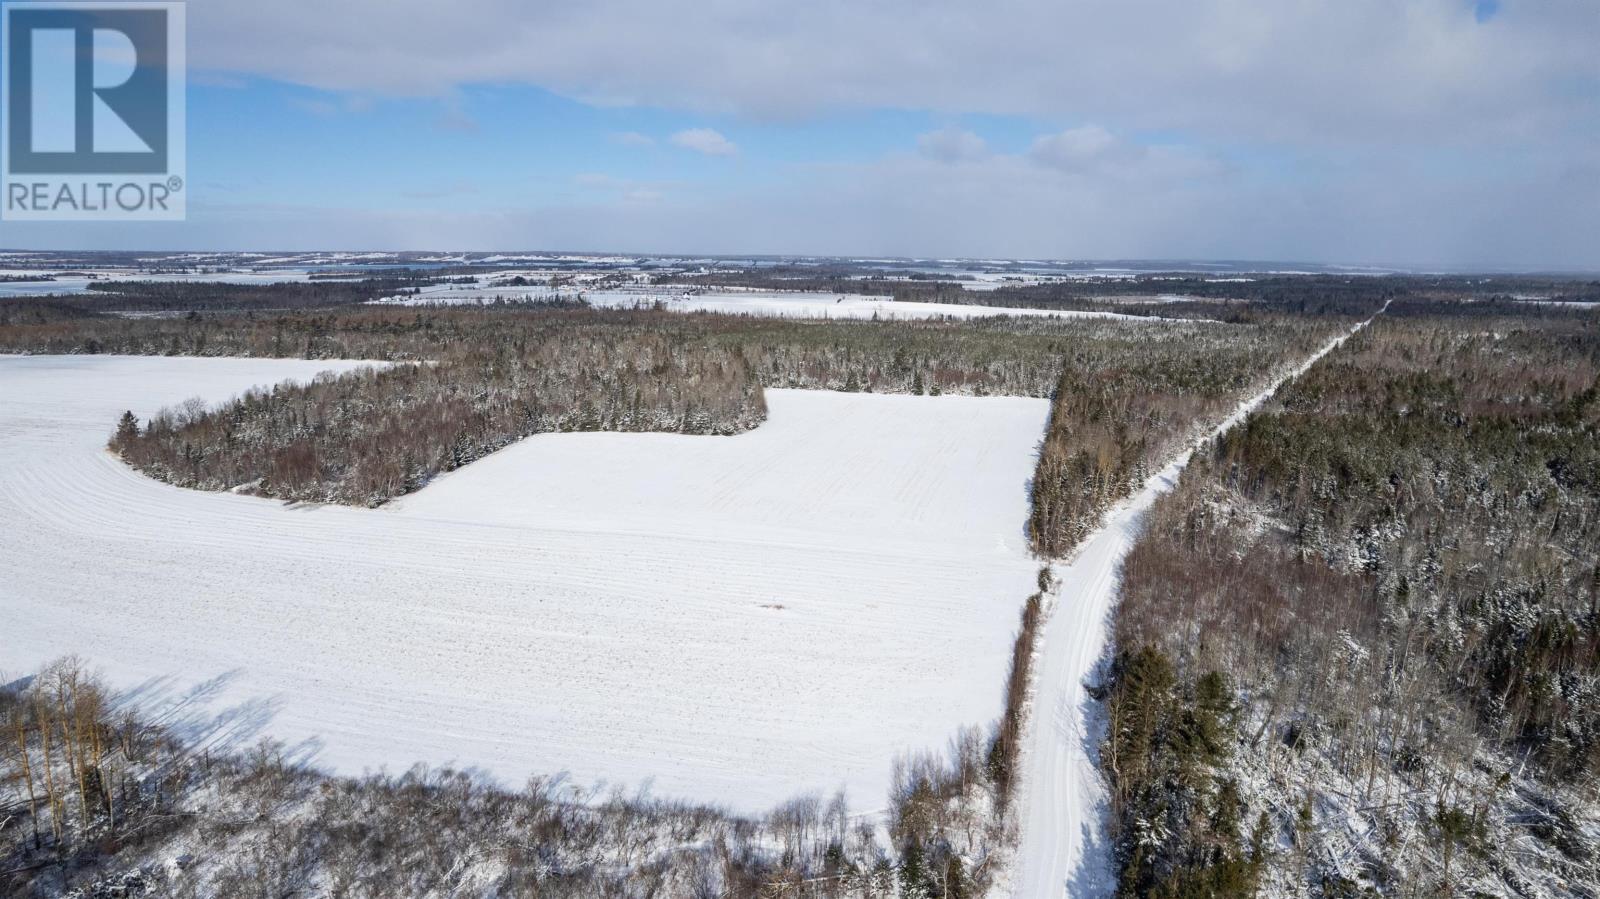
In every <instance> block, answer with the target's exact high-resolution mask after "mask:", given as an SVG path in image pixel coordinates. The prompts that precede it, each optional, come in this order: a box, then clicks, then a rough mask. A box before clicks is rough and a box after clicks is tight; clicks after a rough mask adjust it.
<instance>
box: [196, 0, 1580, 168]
mask: <svg viewBox="0 0 1600 899" xmlns="http://www.w3.org/2000/svg"><path fill="white" fill-rule="evenodd" d="M193 12H194V15H193V16H191V22H190V27H191V41H190V46H191V52H190V58H191V62H192V63H193V64H194V65H195V66H196V67H197V68H204V69H208V70H220V71H223V72H233V73H241V74H250V75H265V76H269V77H274V78H279V79H283V80H288V81H293V82H298V83H302V84H308V85H313V86H318V87H323V88H328V89H333V90H357V91H375V92H382V93H395V94H412V95H437V94H444V93H447V92H448V91H450V90H451V89H453V88H456V87H459V86H461V85H468V84H499V83H517V82H521V83H529V84H536V85H539V86H541V87H545V88H548V89H551V90H554V91H557V92H560V93H563V94H565V95H567V96H572V97H578V98H582V99H588V100H592V101H595V102H601V103H616V104H640V105H651V106H657V107H664V108H673V109H683V108H688V109H696V110H715V111H719V112H731V113H742V114H749V115H754V116H763V117H774V116H793V115H797V114H806V113H808V112H810V111H817V110H829V109H839V108H848V109H861V108H882V107H887V108H901V109H928V110H934V111H938V112H943V113H954V114H963V113H989V114H1016V115H1026V116H1034V117H1040V118H1046V119H1053V120H1061V119H1069V118H1083V117H1087V118H1090V119H1092V120H1096V121H1101V122H1104V123H1106V124H1108V125H1110V126H1113V127H1115V128H1117V129H1138V130H1150V129H1162V130H1186V131H1191V132H1196V133H1211V134H1219V135H1224V136H1226V137H1228V138H1229V139H1238V138H1244V139H1271V140H1279V141H1296V142H1311V143H1323V142H1328V141H1354V142H1372V143H1378V142H1393V141H1396V140H1407V141H1423V142H1429V141H1432V142H1442V143H1455V144H1465V145H1471V144H1477V143H1482V142H1484V141H1499V142H1513V141H1518V140H1526V139H1527V138H1528V137H1529V136H1530V135H1533V136H1537V135H1541V134H1546V133H1550V132H1552V131H1561V130H1563V129H1567V128H1569V127H1572V126H1579V125H1583V124H1586V125H1587V126H1588V127H1589V128H1591V129H1592V128H1593V126H1594V125H1595V124H1596V121H1597V117H1600V110H1597V107H1596V104H1595V103H1594V102H1593V97H1594V94H1595V91H1596V88H1597V86H1600V54H1597V53H1595V52H1594V48H1595V47H1596V46H1600V16H1597V15H1596V14H1595V10H1594V2H1593V0H1537V2H1523V3H1507V4H1506V5H1505V7H1504V8H1503V9H1502V10H1501V11H1500V13H1499V14H1498V15H1496V16H1495V17H1494V18H1492V19H1491V20H1489V21H1487V22H1485V23H1479V22H1477V21H1476V20H1475V17H1474V15H1473V9H1472V4H1471V3H1470V2H1466V0H1407V2H1403V3H1398V2H1395V0H1341V2H1338V3H1327V2H1317V0H1122V2H1117V3H1062V2H1060V0H1006V2H1002V3H997V4H977V3H971V2H968V0H881V2H875V3H861V2H859V0H815V2H813V3H810V4H807V5H806V7H805V9H804V11H803V12H800V13H796V12H795V10H794V8H793V7H792V6H790V5H789V4H785V3H779V2H765V3H763V2H727V0H723V2H704V0H611V2H607V3H603V4H580V5H576V6H574V5H570V4H567V5H559V4H558V5H550V4H532V5H530V4H526V3H522V2H519V0H461V2H457V3H450V4H440V3H434V2H424V0H342V2H341V3H339V4H337V5H336V6H329V5H328V4H326V3H322V2H313V0H281V2H278V3H271V4H263V3H259V2H257V0H207V2H206V3H205V4H204V5H203V6H202V7H200V8H197V9H196V10H194V11H193ZM1064 41H1066V43H1064ZM530 47H534V48H537V52H529V48H530ZM729 73H735V74H734V76H733V77H730V76H729Z"/></svg>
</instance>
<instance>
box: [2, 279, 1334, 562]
mask: <svg viewBox="0 0 1600 899" xmlns="http://www.w3.org/2000/svg"><path fill="white" fill-rule="evenodd" d="M0 308H4V306H0ZM17 310H18V311H16V312H15V313H13V318H12V319H11V320H10V321H9V323H8V324H5V325H0V352H6V351H9V352H30V353H31V352H44V353H124V354H136V355H194V356H223V355H242V356H269V357H284V356H294V357H303V358H313V359H316V358H341V359H371V360H374V361H384V362H395V363H402V364H397V365H395V366H393V367H391V368H388V369H383V370H373V371H367V372H360V373H352V374H347V375H345V376H343V377H341V378H333V379H326V380H323V381H319V382H317V383H315V384H309V385H300V386H289V385H280V386H278V387H275V388H271V389H264V390H259V391H253V392H251V393H249V394H247V395H246V396H243V397H239V398H238V399H237V400H235V401H234V402H232V403H230V404H227V405H225V406H224V407H221V408H216V409H207V408H204V407H203V406H197V405H196V404H193V403H189V404H182V405H180V406H178V407H175V408H173V409H169V410H167V411H165V412H163V413H161V414H159V415H156V416H154V417H153V418H151V419H150V420H148V421H137V420H133V418H132V416H128V417H125V419H124V420H123V421H121V422H116V423H112V422H108V423H107V427H108V431H110V430H111V428H112V426H113V425H115V431H114V432H113V433H111V434H110V435H109V436H110V438H111V441H110V443H111V446H112V448H113V449H114V450H115V451H117V452H118V453H119V454H120V455H122V457H123V458H124V459H125V460H127V461H128V462H129V463H130V464H132V465H134V466H135V467H137V468H139V469H140V470H141V471H144V472H145V473H146V474H149V475H151V476H153V477H157V478H160V479H162V480H166V481H168V482H170V483H174V484H178V485H180V486H185V487H193V488H198V489H206V490H226V489H239V490H242V491H244V492H251V493H256V494H258V495H262V496H270V497H275V498H280V499H286V500H297V501H318V502H338V503H345V504H351V505H363V506H369V505H378V504H381V503H383V502H386V501H388V500H390V499H393V498H395V497H397V496H400V495H403V494H405V493H408V492H411V491H413V490H416V489H418V488H420V487H421V486H423V485H425V484H426V483H428V481H429V480H430V479H431V478H432V477H434V476H436V475H437V474H439V473H441V472H445V471H450V470H453V469H455V468H459V467H460V466H462V465H465V464H468V463H470V462H472V461H473V460H475V459H478V458H481V457H482V456H484V455H486V454H488V453H490V452H493V451H495V450H497V449H500V448H502V447H504V446H506V445H508V444H509V443H511V442H512V441H515V440H518V439H521V438H523V437H526V436H529V435H531V434H536V433H543V432H550V431H571V430H621V431H630V430H632V431H637V430H652V431H672V432H678V433H693V434H732V433H738V432H740V431H744V430H748V429H749V428H751V427H754V426H756V425H757V424H759V423H760V421H762V420H763V418H764V416H765V405H764V402H763V401H762V394H761V392H762V390H763V389H764V388H767V387H794V388H810V389H830V390H845V391H871V392H879V393H909V394H928V395H938V394H942V393H959V394H971V395H986V394H1003V395H1021V396H1050V397H1054V405H1053V408H1052V415H1051V424H1050V427H1049V430H1048V432H1047V435H1046V439H1045V441H1044V444H1043V449H1042V453H1041V459H1040V463H1039V469H1038V473H1037V475H1036V477H1035V478H1034V480H1033V486H1032V488H1031V489H1032V491H1033V504H1034V514H1033V518H1032V520H1031V521H1030V524H1029V534H1030V539H1031V540H1032V542H1033V545H1034V547H1035V549H1036V550H1038V551H1039V552H1041V553H1044V554H1058V553H1060V552H1062V551H1064V550H1065V549H1066V548H1068V547H1070V546H1071V545H1072V544H1073V543H1075V542H1076V541H1077V539H1078V538H1079V537H1081V536H1082V534H1083V533H1085V532H1086V531H1087V530H1088V529H1089V528H1090V527H1091V526H1092V524H1093V522H1094V521H1096V520H1097V519H1098V517H1099V515H1100V513H1101V512H1102V511H1104V509H1105V508H1106V507H1107V506H1108V505H1109V504H1110V503H1111V502H1114V501H1115V500H1116V499H1118V498H1120V497H1121V496H1124V495H1126V494H1127V493H1128V492H1129V491H1130V490H1131V489H1132V487H1133V485H1135V484H1137V483H1139V482H1140V481H1142V480H1143V477H1144V475H1145V473H1147V472H1149V471H1152V470H1154V468H1156V467H1159V466H1158V465H1156V463H1157V462H1160V461H1162V460H1163V459H1164V458H1165V457H1166V455H1167V454H1169V453H1170V452H1172V451H1173V450H1174V449H1175V447H1176V444H1177V442H1179V441H1181V440H1182V439H1183V438H1185V437H1186V436H1188V435H1189V434H1190V433H1191V432H1193V431H1194V430H1195V429H1196V428H1197V427H1198V425H1199V424H1200V423H1201V421H1202V420H1203V419H1204V418H1206V417H1207V416H1212V415H1215V414H1217V413H1219V412H1220V411H1222V410H1224V409H1225V408H1230V407H1231V404H1232V403H1233V402H1234V401H1236V400H1237V397H1238V396H1240V395H1243V393H1244V392H1245V391H1246V390H1247V389H1248V388H1249V387H1251V386H1252V385H1255V384H1258V383H1261V382H1263V381H1265V380H1266V378H1267V377H1268V376H1269V375H1270V374H1271V373H1272V372H1273V371H1274V370H1276V369H1277V368H1279V367H1281V366H1283V365H1285V364H1287V363H1288V362H1289V361H1291V360H1293V359H1295V358H1299V357H1300V356H1303V355H1304V354H1305V353H1307V352H1309V351H1310V349H1311V348H1312V347H1313V346H1315V345H1317V344H1318V343H1320V342H1321V341H1322V340H1324V339H1326V335H1327V334H1329V333H1331V330H1332V329H1334V328H1336V327H1338V326H1339V322H1340V321H1342V319H1338V318H1334V317H1328V318H1325V319H1291V318H1288V317H1270V316H1269V317H1263V318H1262V320H1260V321H1258V322H1254V323H1249V324H1233V325H1219V324H1213V323H1192V324H1191V323H1172V322H1166V323H1159V324H1158V323H1150V324H1144V323H1129V322H1116V321H1093V320H1074V321H1049V320H1037V319H1004V318H1002V319H989V320H979V321H972V322H944V321H926V322H914V321H913V322H849V321H844V322H829V321H789V320H778V319H761V318H745V317H736V316H722V315H698V314H697V315H681V314H677V313H670V312H660V311H650V310H644V311H602V310H590V309H584V308H576V309H569V308H533V309H530V308H527V307H525V306H522V305H519V304H498V305H491V306H487V307H458V308H424V309H403V308H390V307H372V306H365V307H352V308H340V309H328V310H318V309H314V310H300V311H295V312H292V313H281V314H271V315H269V314H263V313H260V312H245V313H234V314H229V315H199V314H193V313H191V314H190V315H187V316H183V317H178V318H137V319H128V318H120V317H111V316H100V315H89V314H86V313H85V312H84V310H82V309H81V308H79V307H77V306H72V305H67V306H54V305H51V304H49V303H45V302H35V303H32V304H23V305H19V306H18V307H17Z"/></svg>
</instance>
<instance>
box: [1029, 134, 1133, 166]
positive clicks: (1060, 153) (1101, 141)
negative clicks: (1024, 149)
mask: <svg viewBox="0 0 1600 899" xmlns="http://www.w3.org/2000/svg"><path fill="white" fill-rule="evenodd" d="M1119 149H1124V145H1123V143H1122V142H1121V141H1119V140H1118V139H1117V138H1116V137H1115V136H1113V135H1112V134H1111V132H1109V131H1107V130H1106V129H1104V128H1102V127H1100V126H1099V125H1084V126H1082V127H1080V128H1070V129H1068V130H1066V131H1063V132H1061V133H1060V134H1051V135H1048V136H1046V137H1041V138H1037V139H1036V140H1034V142H1033V146H1032V147H1031V148H1030V149H1029V151H1028V153H1029V155H1030V156H1032V157H1033V158H1034V159H1035V160H1037V161H1039V162H1041V163H1043V164H1045V165H1049V166H1054V167H1056V168H1059V169H1067V170H1072V169H1079V168H1083V167H1084V166H1087V165H1090V164H1093V163H1094V162H1096V161H1098V160H1102V159H1105V158H1106V157H1109V156H1111V155H1113V154H1114V153H1116V152H1117V151H1118V150H1119Z"/></svg>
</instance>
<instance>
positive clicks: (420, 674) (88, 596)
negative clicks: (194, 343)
mask: <svg viewBox="0 0 1600 899" xmlns="http://www.w3.org/2000/svg"><path fill="white" fill-rule="evenodd" d="M330 367H335V366H331V365H330V364H329V363H323V362H294V361H281V360H251V359H184V358H172V359H166V358H126V357H121V358H119V357H29V358H19V357H0V527H3V528H4V532H5V536H4V539H3V540H0V621H4V622H5V631H4V633H3V635H0V669H3V670H5V671H9V672H12V673H13V674H16V673H21V672H24V671H27V670H29V669H32V668H33V667H35V666H37V665H39V664H40V663H42V662H44V661H46V660H48V659H50V658H52V657H54V656H56V655H59V654H62V653H69V652H70V653H76V654H79V655H81V656H83V657H85V658H86V659H89V660H91V661H93V662H94V663H96V664H98V665H100V666H102V667H103V668H104V670H105V672H106V674H107V675H108V676H109V677H110V678H111V679H112V680H113V681H114V682H115V683H117V684H119V685H122V686H124V687H129V688H136V690H135V693H136V695H137V697H138V699H139V700H140V701H142V702H145V703H148V704H161V703H171V704H172V706H173V708H172V715H173V716H174V717H175V719H177V720H182V721H186V722H187V726H189V727H193V728H196V729H197V730H200V731H201V732H203V733H207V734H210V735H211V738H212V739H215V740H218V741H232V742H240V741H248V740H253V739H255V738H256V737H257V736H259V735H262V734H267V735H271V736H273V737H275V738H278V739H282V740H286V741H288V742H290V743H291V744H298V745H302V746H304V747H305V748H306V749H308V750H311V751H314V752H315V758H316V760H317V761H319V762H320V763H322V764H324V765H328V766H331V767H333V768H336V769H337V770H340V771H345V772H359V771H361V770H362V769H364V768H376V767H377V766H380V765H387V766H389V767H391V769H393V768H399V767H404V766H407V765H409V764H410V763H412V762H414V761H419V760H420V761H429V762H436V763H438V762H447V761H455V762H457V763H459V764H463V765H471V766H478V767H481V768H482V769H484V770H487V771H489V772H491V773H493V774H495V775H497V776H499V777H501V778H502V779H503V780H505V781H506V782H507V783H509V784H512V785H516V784H518V783H520V782H521V780H522V779H523V778H524V777H526V776H528V775H530V774H534V773H541V774H550V773H555V772H558V771H563V770H565V771H570V772H571V774H572V775H573V777H574V778H575V779H576V780H577V781H579V782H582V783H590V782H593V781H596V780H599V779H605V780H607V781H609V782H612V783H624V784H627V785H628V786H629V788H630V789H632V788H636V787H638V786H640V785H642V784H646V783H649V782H651V781H653V788H654V790H655V792H656V793H658V794H662V795H673V796H680V797H685V798H692V799H698V800H706V801H714V802H719V803H724V804H726V805H728V806H730V807H733V808H735V809H739V810H764V809H766V808H767V807H770V806H771V805H772V804H774V803H776V802H779V801H782V800H784V799H786V798H789V797H791V796H793V795H795V794H797V793H800V792H807V791H820V792H831V791H833V790H834V789H837V788H840V787H844V788H846V790H847V792H848V795H849V797H850V802H851V805H852V807H854V808H855V809H857V810H863V811H864V810H871V809H875V808H879V807H882V806H883V804H884V801H885V798H884V797H885V794H886V789H887V781H888V777H889V773H890V761H891V759H892V757H893V756H894V754H895V753H896V752H898V751H901V750H906V749H912V748H917V749H922V748H939V747H942V746H943V745H944V743H945V741H946V740H947V738H948V737H949V736H950V735H951V734H952V732H953V731H954V730H955V729H956V728H957V727H958V726H961V725H966V724H979V723H987V722H989V721H990V720H992V719H993V718H994V716H995V715H996V714H998V711H999V709H1000V705H1001V695H1000V693H1001V688H1002V683H1003V675H1004V668H1005V664H1006V659H1007V656H1008V654H1009V651H1010V642H1011V635H1012V633H1013V630H1014V628H1015V626H1016V616H1017V612H1018V609H1019V607H1020V604H1021V601H1022V599H1023V597H1025V596H1026V595H1027V594H1028V593H1029V592H1030V590H1031V586H1030V585H1031V584H1032V582H1033V579H1034V573H1035V570H1036V566H1035V564H1034V563H1033V562H1032V561H1031V560H1030V558H1029V557H1028V554H1027V552H1026V543H1025V539H1024V535H1023V533H1022V524H1023V522H1024V520H1025V518H1026V513H1027V506H1026V493H1025V484H1026V481H1027V479H1028V477H1029V476H1030V474H1031V472H1032V468H1033V462H1034V452H1035V445H1036V443H1037V441H1038V440H1039V438H1040V435H1041V433H1042V431H1043V427H1044V423H1045V418H1046V414H1047V403H1046V402H1045V401H1043V400H1030V399H1004V398H981V399H979V398H967V397H906V396H874V395H862V394H829V393H808V392H796V391H770V392H769V394H768V402H769V405H770V408H771V419H770V421H768V422H767V423H766V424H764V425H762V426H761V427H760V428H758V429H757V430H755V431H753V432H751V433H748V434H745V435H741V436H738V437H684V436H678V435H661V434H567V435H543V436H538V437H534V438H530V439H528V440H526V441H523V442H522V443H520V444H517V445H515V446H513V447H510V448H508V449H506V450H504V451H502V452H500V453H498V454H496V455H494V456H492V457H490V458H488V459H485V460H482V461H480V462H478V463H475V464H473V465H471V466H469V467H467V468H465V469H462V470H460V471H458V472H455V473H453V474H451V475H448V476H445V477H443V478H440V479H439V480H437V481H436V482H435V483H434V484H432V485H431V486H429V487H428V488H426V489H425V490H423V491H421V492H420V493H417V494H414V495H412V496H410V497H407V498H405V499H403V500H401V501H399V502H398V503H396V504H394V505H392V506H390V507H386V508H384V509H379V510H360V509H349V508H334V507H290V506H285V505H283V504H280V503H276V502H272V501H267V500H261V499H255V498H250V497H244V496H234V495H227V494H209V493H198V492H193V491H186V490H181V489H178V488H174V487H169V486H166V485H163V484H160V483H157V482H155V481H152V480H149V479H146V478H144V477H142V476H140V475H138V474H136V473H134V472H132V471H131V470H129V469H127V468H126V467H125V466H123V465H122V464H121V463H120V462H118V461H117V460H116V459H114V458H112V457H111V456H110V455H109V454H107V453H106V452H105V451H104V450H103V449H102V448H101V447H102V445H103V443H104V441H105V439H106V437H107V435H108V432H109V430H110V428H111V426H112V424H113V422H114V419H115V416H116V415H118V414H120V412H121V411H122V410H123V409H132V410H133V411H134V412H135V413H136V414H138V415H141V416H144V415H149V414H150V413H152V412H154V411H155V410H156V409H157V408H158V407H160V406H163V405H166V404H170V403H175V402H177V401H181V400H183V399H185V398H187V397H189V396H192V395H196V394H199V395H201V396H203V397H205V398H206V399H208V400H211V401H220V400H223V399H226V398H227V397H228V396H230V395H232V394H234V393H236V392H237V391H240V390H242V389H243V388H245V387H247V386H249V385H253V384H261V383H269V382H273V381H277V380H280V379H284V378H291V377H293V378H304V377H308V376H310V375H311V374H313V373H314V372H316V371H319V370H322V369H326V368H330ZM337 367H349V364H346V365H343V366H337ZM197 685H198V686H197ZM225 711H226V712H227V714H226V715H222V716H221V717H218V716H219V715H220V714H221V713H224V712H225Z"/></svg>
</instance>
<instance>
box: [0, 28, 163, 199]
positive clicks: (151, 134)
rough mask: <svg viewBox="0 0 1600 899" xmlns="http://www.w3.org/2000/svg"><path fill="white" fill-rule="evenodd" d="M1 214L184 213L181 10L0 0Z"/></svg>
mask: <svg viewBox="0 0 1600 899" xmlns="http://www.w3.org/2000/svg"><path fill="white" fill-rule="evenodd" d="M0 60H3V62H0V117H3V119H4V123H3V124H4V127H3V130H4V139H3V140H0V182H3V184H0V190H3V193H0V218H3V219H6V220H12V221H62V220H85V219H90V220H110V221H129V220H162V219H165V220H171V219H181V218H183V217H184V212H185V208H186V203H185V191H184V175H185V171H184V162H185V159H184V140H183V138H184V86H185V85H184V66H183V62H184V5H183V3H181V2H164V0H163V2H143V0H130V2H105V0H94V2H74V0H61V2H47V0H8V2H4V3H0Z"/></svg>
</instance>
